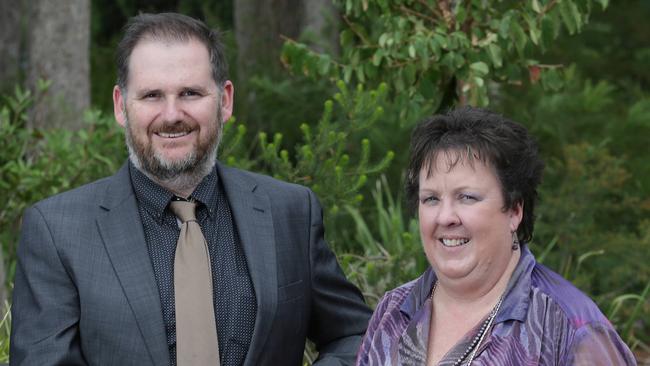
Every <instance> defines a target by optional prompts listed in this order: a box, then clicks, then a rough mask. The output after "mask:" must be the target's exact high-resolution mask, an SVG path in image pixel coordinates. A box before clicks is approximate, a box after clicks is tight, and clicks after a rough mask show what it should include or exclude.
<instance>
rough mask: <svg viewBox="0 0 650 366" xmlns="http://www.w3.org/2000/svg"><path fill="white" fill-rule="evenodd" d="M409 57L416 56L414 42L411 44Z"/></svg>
mask: <svg viewBox="0 0 650 366" xmlns="http://www.w3.org/2000/svg"><path fill="white" fill-rule="evenodd" d="M409 57H411V58H415V57H416V54H415V46H413V45H412V44H410V45H409Z"/></svg>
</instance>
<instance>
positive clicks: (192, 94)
mask: <svg viewBox="0 0 650 366" xmlns="http://www.w3.org/2000/svg"><path fill="white" fill-rule="evenodd" d="M200 95H201V94H200V93H199V92H197V91H194V90H185V91H183V92H182V93H181V97H195V96H200Z"/></svg>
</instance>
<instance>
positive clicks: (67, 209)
mask: <svg viewBox="0 0 650 366" xmlns="http://www.w3.org/2000/svg"><path fill="white" fill-rule="evenodd" d="M117 55H118V57H117V59H118V85H116V86H115V88H114V90H113V101H114V111H115V118H116V120H117V122H118V123H119V124H120V125H122V126H123V127H124V128H125V135H126V143H127V147H128V150H129V161H128V162H127V163H126V164H125V165H124V166H123V167H122V168H121V169H120V170H119V171H118V172H117V173H116V174H115V175H113V176H111V177H108V178H104V179H102V180H99V181H97V182H94V183H91V184H88V185H85V186H83V187H80V188H77V189H74V190H72V191H70V192H66V193H63V194H60V195H56V196H54V197H51V198H49V199H46V200H44V201H42V202H39V203H37V204H36V205H35V206H33V207H31V208H29V209H28V210H26V212H25V215H24V219H23V228H22V236H21V242H20V245H19V247H18V264H17V267H16V279H15V290H14V299H13V310H12V315H13V324H12V334H11V363H12V364H16V365H85V364H89V365H176V364H178V365H208V364H210V365H215V364H219V363H220V364H221V365H241V364H244V365H300V364H301V360H302V356H303V349H304V344H305V340H306V339H307V338H309V339H311V340H312V341H313V342H314V343H315V345H316V347H317V349H318V351H319V359H318V360H317V364H320V365H343V364H351V363H353V361H354V356H355V353H356V351H357V348H358V345H359V343H360V340H361V336H362V335H363V333H364V331H365V328H366V325H367V321H368V319H369V316H370V312H369V310H368V308H367V307H366V306H365V304H364V303H363V299H362V296H361V295H360V293H359V291H358V290H357V289H356V288H355V287H354V286H353V285H351V284H350V283H349V282H347V280H346V279H345V277H344V275H343V273H342V272H341V270H340V268H339V266H338V264H337V262H336V259H335V257H334V255H333V254H332V252H331V251H330V250H329V249H328V248H327V246H326V243H325V242H324V240H323V225H322V216H321V209H320V206H319V204H318V202H317V200H316V198H315V196H314V194H313V193H312V192H311V191H310V190H308V189H307V188H304V187H301V186H297V185H292V184H288V183H283V182H279V181H277V180H274V179H272V178H269V177H265V176H261V175H257V174H253V173H249V172H244V171H240V170H236V169H232V168H228V167H225V166H223V165H221V164H220V163H219V162H217V161H216V150H217V146H218V144H219V139H220V137H221V128H222V126H223V123H224V121H225V120H227V119H228V118H229V117H230V115H231V113H232V106H233V84H232V83H231V82H230V81H228V80H227V78H226V68H227V67H226V63H225V61H224V55H223V52H222V46H221V44H220V42H219V40H218V38H217V35H216V34H215V33H214V32H212V31H210V30H209V29H208V28H206V27H205V25H204V24H203V23H201V22H199V21H196V20H194V19H192V18H189V17H186V16H183V15H179V14H156V15H151V14H143V15H139V16H136V17H135V18H132V19H131V20H130V21H129V24H128V25H127V27H126V29H125V35H124V38H123V39H122V41H121V42H120V44H119V46H118V52H117ZM178 207H185V208H187V207H190V208H189V211H188V212H189V214H188V213H187V212H186V213H180V212H181V211H182V210H181V211H179V210H180V209H179V208H178ZM186 214H188V215H190V216H191V215H195V216H196V217H195V218H194V217H185V216H184V215H186ZM197 223H198V224H199V225H196V224H197ZM177 241H178V242H177ZM187 248H190V249H187ZM197 248H198V249H197ZM194 249H197V250H194ZM187 253H191V254H187ZM188 258H191V259H188ZM197 274H198V275H197ZM193 276H194V277H193ZM206 301H207V303H208V304H207V308H206V306H204V305H205V304H206ZM206 309H207V311H205V310H206ZM177 361H178V362H177Z"/></svg>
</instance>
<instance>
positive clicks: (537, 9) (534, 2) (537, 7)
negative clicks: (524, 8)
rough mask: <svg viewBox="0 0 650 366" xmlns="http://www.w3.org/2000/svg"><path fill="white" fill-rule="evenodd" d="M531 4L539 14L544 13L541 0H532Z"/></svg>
mask: <svg viewBox="0 0 650 366" xmlns="http://www.w3.org/2000/svg"><path fill="white" fill-rule="evenodd" d="M531 6H532V7H533V10H534V11H535V13H537V14H541V13H542V8H541V7H540V6H539V0H532V3H531Z"/></svg>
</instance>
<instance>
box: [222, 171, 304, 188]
mask: <svg viewBox="0 0 650 366" xmlns="http://www.w3.org/2000/svg"><path fill="white" fill-rule="evenodd" d="M220 170H221V174H222V175H227V176H229V178H231V179H232V178H234V179H239V180H242V181H245V182H249V183H250V184H252V185H257V186H258V187H259V188H261V189H263V190H265V191H267V192H270V193H272V192H274V191H290V192H296V191H308V190H309V188H307V187H305V186H302V185H300V184H296V183H289V182H286V181H283V180H281V179H278V178H275V177H271V176H269V175H266V174H261V173H255V172H251V171H249V170H243V169H239V168H234V167H229V166H226V165H221V167H220Z"/></svg>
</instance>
